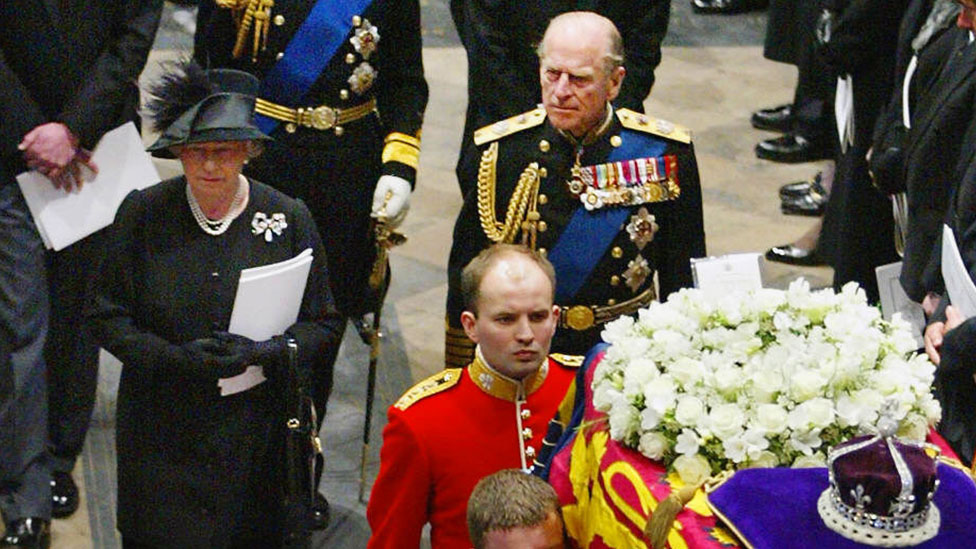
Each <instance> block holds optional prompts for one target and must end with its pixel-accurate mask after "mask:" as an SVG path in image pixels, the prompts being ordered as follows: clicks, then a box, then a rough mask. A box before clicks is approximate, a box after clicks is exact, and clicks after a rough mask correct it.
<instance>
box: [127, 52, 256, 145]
mask: <svg viewBox="0 0 976 549" xmlns="http://www.w3.org/2000/svg"><path fill="white" fill-rule="evenodd" d="M259 86H260V82H259V81H258V79H257V78H256V77H255V76H254V75H252V74H249V73H246V72H242V71H237V70H232V69H211V70H203V69H202V68H201V67H200V66H199V65H197V64H196V63H195V62H192V61H191V62H185V63H182V64H179V65H177V66H175V67H170V68H168V72H167V73H166V74H164V75H163V77H162V79H161V80H160V82H159V83H158V84H156V85H154V86H152V87H151V89H150V90H149V93H150V95H151V96H153V99H151V100H150V101H149V102H148V104H147V106H146V110H147V111H148V114H149V117H150V119H151V120H152V126H153V129H154V130H155V131H158V132H160V133H161V135H160V136H159V139H157V140H156V142H155V143H153V144H152V145H150V146H149V147H148V148H147V149H146V150H147V151H149V152H150V153H152V154H153V156H157V157H160V158H173V154H172V152H170V148H171V147H174V146H179V145H186V144H189V143H202V142H208V141H250V140H268V139H271V138H270V137H268V136H267V135H265V134H264V133H263V132H262V131H261V130H260V129H258V127H257V125H255V123H254V102H255V98H256V96H257V93H258V88H259Z"/></svg>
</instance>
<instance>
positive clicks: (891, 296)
mask: <svg viewBox="0 0 976 549" xmlns="http://www.w3.org/2000/svg"><path fill="white" fill-rule="evenodd" d="M901 264H902V262H901V261H899V262H897V263H889V264H887V265H881V266H878V267H875V268H874V274H875V276H876V277H878V293H879V294H880V296H881V316H882V317H883V318H884V319H885V320H891V318H892V317H893V316H895V314H896V313H897V314H900V315H901V317H902V319H904V320H906V321H908V323H909V324H911V325H912V335H913V336H914V337H915V344H916V345H918V347H919V348H922V347H924V346H925V340H924V339H923V337H922V333H923V332H924V331H925V311H924V310H922V305H921V304H919V303H915V302H914V301H912V300H911V298H910V297H908V294H906V293H905V289H904V288H902V287H901V281H900V280H898V277H899V276H900V275H901Z"/></svg>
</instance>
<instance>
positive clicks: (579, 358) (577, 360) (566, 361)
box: [549, 353, 586, 368]
mask: <svg viewBox="0 0 976 549" xmlns="http://www.w3.org/2000/svg"><path fill="white" fill-rule="evenodd" d="M549 358H551V359H553V360H555V361H556V362H558V363H560V364H562V365H563V366H565V367H567V368H579V367H580V366H582V365H583V359H585V358H586V357H585V356H583V355H564V354H562V353H552V354H551V355H549Z"/></svg>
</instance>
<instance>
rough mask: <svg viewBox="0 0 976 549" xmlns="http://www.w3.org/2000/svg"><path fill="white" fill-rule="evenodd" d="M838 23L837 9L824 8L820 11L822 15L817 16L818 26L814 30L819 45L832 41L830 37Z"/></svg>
mask: <svg viewBox="0 0 976 549" xmlns="http://www.w3.org/2000/svg"><path fill="white" fill-rule="evenodd" d="M836 24H837V13H836V12H835V11H833V10H829V9H824V10H823V11H822V12H820V17H819V18H817V26H816V27H815V28H814V31H813V34H814V36H815V37H816V40H817V45H818V46H823V45H824V44H828V43H830V37H831V35H832V34H833V32H834V26H835V25H836Z"/></svg>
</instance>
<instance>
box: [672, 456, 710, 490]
mask: <svg viewBox="0 0 976 549" xmlns="http://www.w3.org/2000/svg"><path fill="white" fill-rule="evenodd" d="M672 467H674V470H675V472H676V473H678V476H679V477H681V482H684V483H685V484H698V483H699V482H702V481H704V480H705V479H707V478H708V477H710V476H712V467H711V466H710V465H709V464H708V460H707V459H705V458H704V457H702V456H701V454H695V455H693V456H690V455H680V456H678V458H677V459H675V460H674V463H673V464H672Z"/></svg>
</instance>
